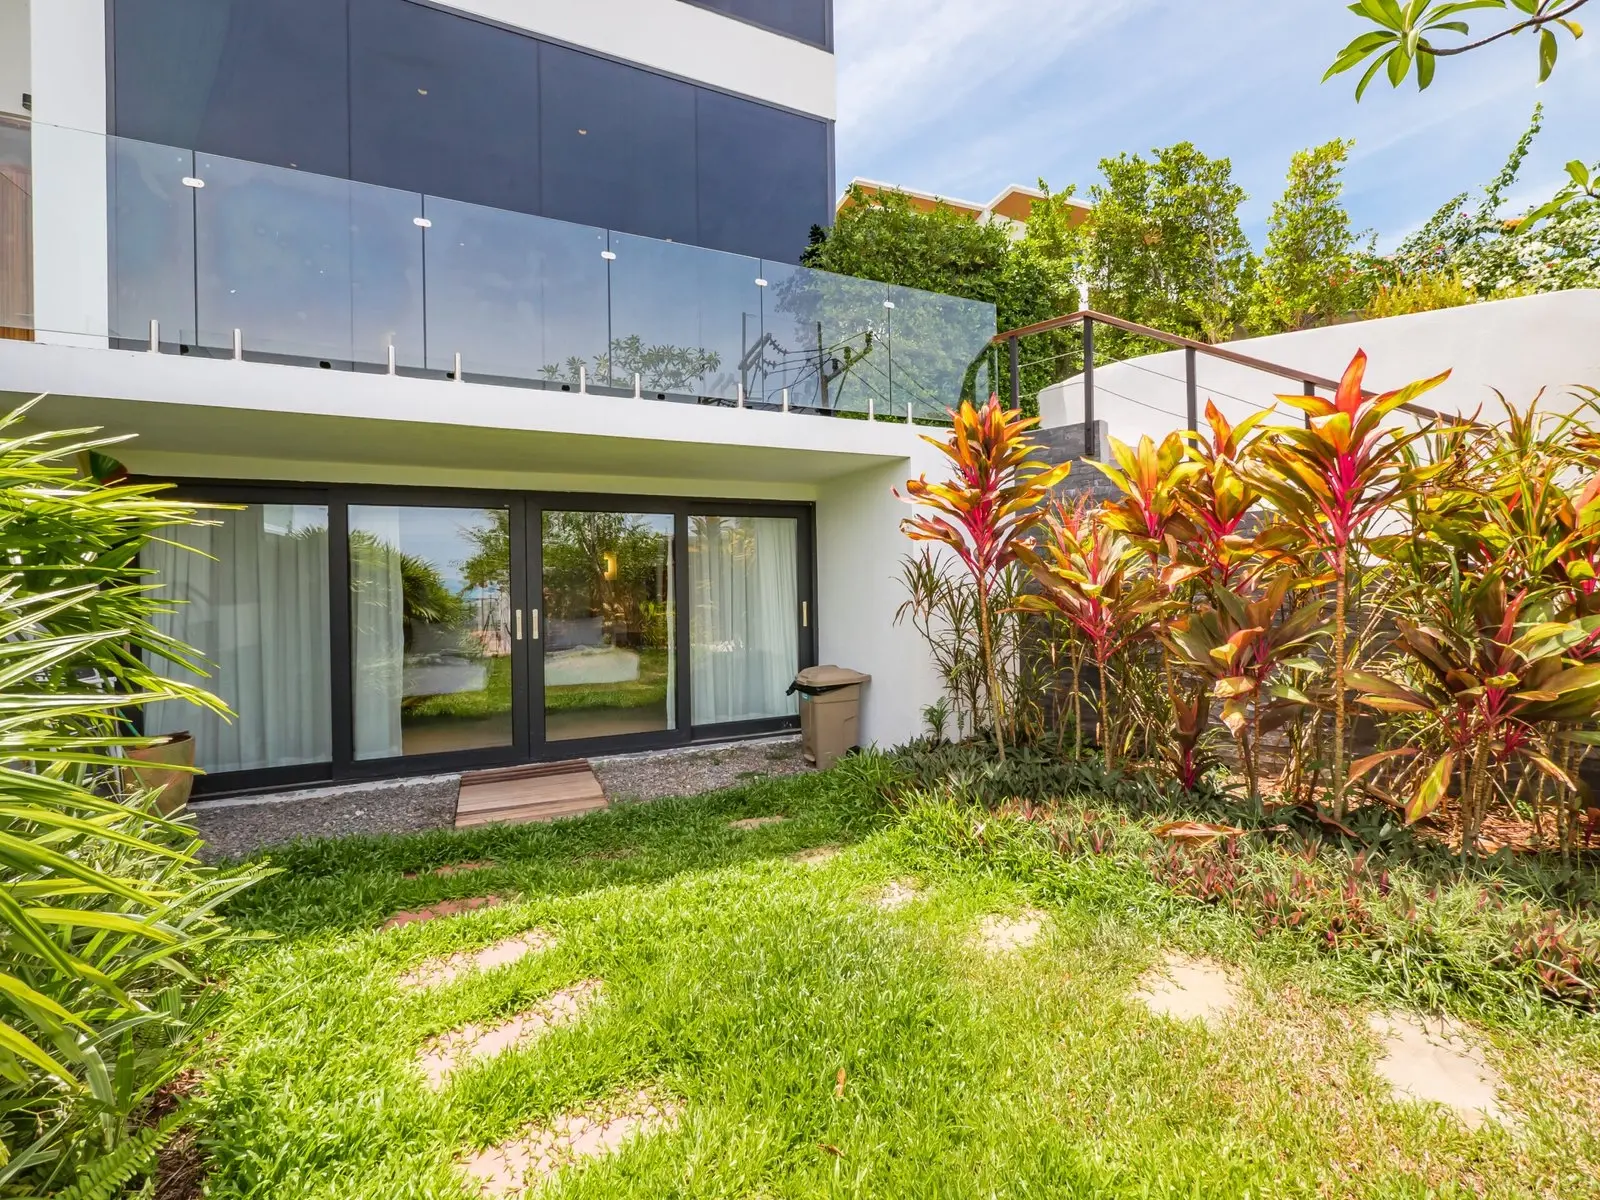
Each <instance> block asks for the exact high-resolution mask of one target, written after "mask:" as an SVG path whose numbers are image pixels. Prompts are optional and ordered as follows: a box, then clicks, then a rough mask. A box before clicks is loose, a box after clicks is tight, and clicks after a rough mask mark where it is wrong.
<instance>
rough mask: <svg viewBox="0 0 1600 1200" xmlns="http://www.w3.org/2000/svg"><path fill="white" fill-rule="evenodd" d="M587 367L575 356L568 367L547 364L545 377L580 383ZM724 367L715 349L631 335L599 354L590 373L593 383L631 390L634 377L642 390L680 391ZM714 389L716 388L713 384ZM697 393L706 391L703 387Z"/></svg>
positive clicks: (567, 364)
mask: <svg viewBox="0 0 1600 1200" xmlns="http://www.w3.org/2000/svg"><path fill="white" fill-rule="evenodd" d="M587 365H588V364H587V363H585V362H584V360H583V359H581V358H579V357H577V356H576V355H573V356H572V357H570V358H568V359H567V361H566V364H565V366H564V367H563V366H558V365H554V364H549V365H546V366H545V368H544V376H545V378H546V379H550V380H563V381H565V382H568V383H577V382H578V370H579V368H580V367H585V366H587ZM721 365H722V355H720V354H718V353H717V352H716V351H715V350H702V349H698V348H695V347H690V346H673V345H669V344H662V345H657V346H647V345H645V342H644V339H643V338H641V337H640V336H639V335H638V334H636V333H632V334H629V335H628V336H627V337H623V338H617V339H615V340H613V341H612V343H611V353H610V354H596V355H595V356H594V369H593V371H592V372H590V374H589V381H590V382H591V383H598V384H606V383H610V384H612V385H614V386H618V387H632V386H633V379H634V376H636V375H637V376H638V377H639V384H640V386H641V387H642V388H644V389H645V390H647V391H652V392H681V391H683V390H684V389H685V388H686V387H688V385H689V384H691V383H693V382H695V381H697V380H704V378H705V377H706V376H707V375H710V374H711V373H712V372H714V371H716V369H717V368H718V367H720V366H721ZM710 386H711V387H713V388H714V387H715V383H714V382H713V383H712V384H711V385H710ZM696 390H697V391H705V390H707V387H706V386H701V387H699V388H697V389H696Z"/></svg>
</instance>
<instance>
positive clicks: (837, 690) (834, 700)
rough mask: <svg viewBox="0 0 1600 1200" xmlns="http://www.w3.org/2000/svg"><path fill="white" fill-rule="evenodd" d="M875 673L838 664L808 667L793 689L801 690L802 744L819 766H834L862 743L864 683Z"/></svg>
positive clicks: (802, 748)
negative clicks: (863, 672) (862, 691)
mask: <svg viewBox="0 0 1600 1200" xmlns="http://www.w3.org/2000/svg"><path fill="white" fill-rule="evenodd" d="M871 682H872V676H871V675H863V674H862V673H861V672H860V671H852V670H850V668H849V667H836V666H834V665H833V664H832V663H829V664H828V665H827V666H822V667H807V668H806V669H805V670H803V671H801V672H800V674H798V675H796V676H795V677H794V682H793V683H792V684H790V685H789V691H791V692H799V693H800V747H801V750H802V751H803V752H804V754H805V756H806V761H807V762H810V763H815V764H816V765H817V767H818V769H824V768H827V767H831V766H833V764H834V763H836V762H837V761H838V760H839V759H840V757H842V756H843V755H844V754H846V753H847V752H849V751H850V750H853V749H855V747H856V746H857V745H858V744H859V737H858V730H859V728H860V724H861V685H862V684H864V683H871Z"/></svg>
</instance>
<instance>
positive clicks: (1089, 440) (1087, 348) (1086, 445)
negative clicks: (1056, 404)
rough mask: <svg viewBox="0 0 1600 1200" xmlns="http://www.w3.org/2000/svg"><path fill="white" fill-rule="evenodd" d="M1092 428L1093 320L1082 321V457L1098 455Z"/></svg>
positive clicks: (1098, 451)
mask: <svg viewBox="0 0 1600 1200" xmlns="http://www.w3.org/2000/svg"><path fill="white" fill-rule="evenodd" d="M1099 442H1100V439H1099V438H1098V437H1096V436H1095V428H1094V318H1093V317H1084V319H1083V456H1084V457H1085V458H1093V457H1094V456H1095V455H1097V454H1099V453H1100V446H1099Z"/></svg>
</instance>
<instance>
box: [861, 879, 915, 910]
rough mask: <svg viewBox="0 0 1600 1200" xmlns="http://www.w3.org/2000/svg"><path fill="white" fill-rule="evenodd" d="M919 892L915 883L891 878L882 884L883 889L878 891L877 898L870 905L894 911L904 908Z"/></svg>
mask: <svg viewBox="0 0 1600 1200" xmlns="http://www.w3.org/2000/svg"><path fill="white" fill-rule="evenodd" d="M921 894H922V890H921V889H920V888H918V887H917V885H916V884H914V883H908V882H906V881H905V880H901V879H891V880H890V881H889V882H888V883H887V884H885V885H884V888H883V891H881V892H879V893H878V898H877V899H876V900H874V901H873V902H872V906H873V907H874V908H876V909H878V910H879V911H881V912H894V911H896V910H897V909H901V908H904V907H905V906H906V905H908V904H910V903H911V902H912V901H913V900H915V899H916V898H917V897H918V896H920V895H921Z"/></svg>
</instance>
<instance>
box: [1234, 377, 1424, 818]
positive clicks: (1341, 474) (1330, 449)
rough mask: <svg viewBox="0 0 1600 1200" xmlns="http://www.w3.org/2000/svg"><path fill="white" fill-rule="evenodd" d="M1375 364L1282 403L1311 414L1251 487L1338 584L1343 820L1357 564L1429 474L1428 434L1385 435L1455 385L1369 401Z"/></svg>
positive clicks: (1337, 803)
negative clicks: (1422, 458) (1424, 453)
mask: <svg viewBox="0 0 1600 1200" xmlns="http://www.w3.org/2000/svg"><path fill="white" fill-rule="evenodd" d="M1366 369H1367V355H1366V352H1365V351H1362V350H1358V351H1356V356H1355V357H1354V358H1353V359H1351V360H1350V366H1349V367H1348V368H1347V369H1346V370H1345V373H1344V378H1343V379H1342V380H1341V381H1340V383H1339V389H1338V392H1337V393H1336V394H1335V396H1334V398H1333V399H1332V400H1324V399H1322V398H1321V397H1320V396H1294V395H1285V396H1279V397H1278V399H1279V400H1281V401H1282V402H1283V403H1285V404H1288V405H1290V406H1292V407H1294V408H1298V409H1301V410H1302V411H1304V412H1305V414H1306V417H1307V420H1306V424H1305V427H1304V428H1301V427H1299V426H1293V425H1279V426H1274V427H1272V429H1271V430H1270V436H1269V437H1268V438H1265V439H1263V442H1262V444H1261V445H1260V447H1259V448H1258V462H1259V468H1258V469H1256V470H1254V471H1252V472H1251V481H1252V482H1253V483H1254V484H1255V486H1256V487H1257V488H1258V489H1259V490H1260V491H1261V493H1262V494H1263V495H1264V496H1266V498H1267V499H1268V500H1269V501H1270V502H1271V503H1272V505H1273V507H1274V508H1276V509H1277V512H1278V515H1279V517H1281V518H1282V519H1283V520H1285V521H1287V522H1289V523H1290V524H1291V525H1292V526H1293V527H1294V528H1295V529H1296V530H1297V531H1298V533H1299V534H1300V536H1301V537H1302V538H1303V539H1304V540H1305V542H1306V543H1307V545H1308V547H1309V548H1310V549H1312V550H1314V551H1317V552H1319V553H1321V554H1323V555H1324V556H1325V557H1326V558H1327V560H1328V563H1329V566H1330V567H1331V569H1332V575H1333V588H1334V599H1333V724H1334V731H1333V808H1334V815H1335V817H1336V818H1342V817H1343V816H1344V812H1345V790H1346V788H1345V783H1346V781H1345V766H1344V764H1345V726H1346V704H1345V700H1346V693H1347V691H1348V686H1349V685H1348V677H1347V673H1348V669H1349V663H1348V661H1347V660H1348V654H1349V642H1348V637H1347V634H1346V630H1345V622H1346V617H1347V606H1348V602H1349V576H1350V566H1351V555H1352V551H1354V550H1355V549H1356V548H1357V547H1358V546H1359V544H1360V543H1361V541H1362V539H1363V538H1364V537H1365V536H1366V534H1367V532H1368V530H1369V529H1370V527H1371V525H1372V523H1373V521H1374V520H1376V519H1377V517H1378V516H1379V514H1381V513H1382V512H1383V511H1384V510H1385V509H1387V508H1388V507H1389V506H1390V505H1391V504H1392V503H1393V502H1394V501H1395V500H1396V498H1397V497H1399V496H1400V495H1402V494H1403V493H1404V492H1405V491H1406V490H1407V489H1409V488H1411V487H1413V486H1416V484H1417V483H1419V482H1420V481H1421V478H1422V476H1423V474H1424V473H1425V471H1426V469H1417V468H1413V467H1412V466H1411V465H1410V464H1409V463H1408V461H1407V456H1406V448H1407V447H1408V446H1409V445H1410V444H1411V443H1412V442H1414V441H1415V440H1416V439H1417V438H1419V437H1421V436H1422V431H1413V432H1405V431H1403V430H1400V429H1397V428H1395V427H1393V426H1385V425H1384V423H1383V422H1384V419H1385V418H1386V417H1388V416H1389V414H1390V413H1392V412H1394V411H1395V409H1397V408H1399V407H1400V406H1401V405H1403V404H1409V403H1410V402H1411V401H1413V400H1415V399H1416V398H1417V397H1418V396H1420V395H1422V394H1423V393H1424V392H1426V391H1428V390H1429V389H1430V388H1435V387H1437V386H1439V384H1441V383H1443V382H1444V381H1445V380H1446V379H1447V378H1449V375H1450V373H1449V372H1448V371H1446V372H1444V373H1443V374H1441V375H1436V376H1434V377H1433V378H1432V379H1423V380H1417V381H1415V382H1413V383H1408V384H1406V386H1405V387H1403V388H1399V389H1397V390H1395V391H1392V392H1384V393H1383V394H1382V395H1379V396H1369V395H1368V394H1367V393H1365V392H1364V391H1363V390H1362V387H1361V381H1362V379H1363V377H1364V376H1365V374H1366Z"/></svg>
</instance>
